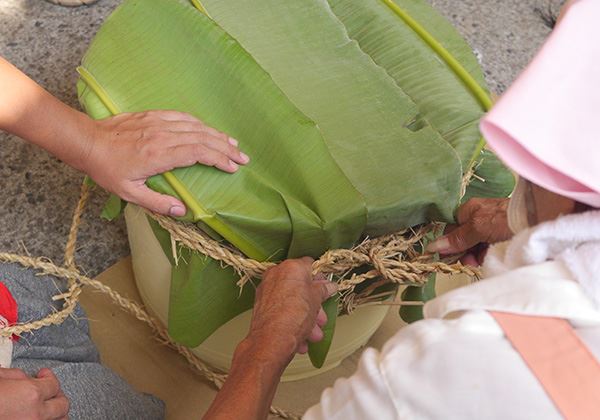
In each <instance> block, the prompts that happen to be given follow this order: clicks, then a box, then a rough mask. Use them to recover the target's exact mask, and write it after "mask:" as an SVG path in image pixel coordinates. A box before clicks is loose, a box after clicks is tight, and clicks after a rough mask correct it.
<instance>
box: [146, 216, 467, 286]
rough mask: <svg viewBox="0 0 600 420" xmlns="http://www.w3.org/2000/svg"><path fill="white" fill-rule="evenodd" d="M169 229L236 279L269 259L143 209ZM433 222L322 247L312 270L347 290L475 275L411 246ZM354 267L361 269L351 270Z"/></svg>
mask: <svg viewBox="0 0 600 420" xmlns="http://www.w3.org/2000/svg"><path fill="white" fill-rule="evenodd" d="M146 214H147V215H148V216H149V217H151V218H152V219H154V220H156V222H158V224H159V225H160V226H161V227H162V228H163V229H165V230H166V231H167V232H169V234H170V235H171V239H172V240H173V241H174V242H175V243H178V244H180V245H181V246H184V247H186V248H188V249H190V250H192V251H196V252H199V253H201V254H204V255H206V256H208V257H210V258H212V259H214V260H217V261H220V262H221V263H223V264H226V265H228V266H230V267H232V268H233V269H234V270H235V271H236V273H237V274H238V275H239V276H240V278H241V279H240V281H239V282H238V284H239V285H240V286H244V284H245V283H246V282H247V281H248V280H249V279H252V278H260V277H262V275H263V274H264V272H265V271H267V270H268V269H269V268H271V267H273V266H274V265H275V263H274V262H270V261H264V262H261V261H256V260H253V259H250V258H247V257H246V256H244V255H243V254H242V253H241V252H240V251H238V250H236V249H234V248H232V247H230V246H229V245H227V244H225V243H223V242H220V241H217V240H214V239H212V238H211V237H209V236H208V235H207V234H206V233H204V232H203V231H202V230H201V229H199V228H198V227H197V226H196V225H195V224H193V223H185V222H179V221H176V220H174V219H172V218H170V217H166V216H162V215H159V214H156V213H151V212H146ZM438 227H439V226H438V225H436V224H431V225H427V226H423V227H421V228H419V229H417V230H412V229H407V230H404V231H401V232H398V233H395V234H391V235H386V236H382V237H379V238H374V239H365V240H364V241H363V242H361V243H360V244H359V245H357V246H356V247H354V248H353V249H336V250H330V251H327V252H325V253H324V254H323V255H322V256H321V257H320V258H319V259H317V260H316V261H315V262H314V263H313V273H315V274H316V273H322V274H325V275H332V276H334V277H336V278H337V280H338V284H339V291H340V292H344V291H352V290H354V288H355V287H356V286H357V285H359V284H361V283H364V282H366V281H368V280H372V279H380V280H382V281H383V282H384V283H396V284H399V285H403V284H408V285H422V284H424V283H425V282H426V281H427V277H428V276H429V275H430V274H432V273H445V274H467V275H468V276H471V277H479V270H477V269H475V268H471V267H468V266H464V265H462V264H460V263H459V262H455V263H452V264H450V263H447V262H442V261H434V256H433V255H427V254H422V253H421V252H420V251H419V250H417V249H416V248H417V245H419V246H420V244H421V242H422V239H423V238H424V236H425V235H426V234H428V233H430V232H432V231H433V230H434V229H437V228H438ZM356 269H361V270H362V271H364V272H363V273H362V274H357V273H355V272H353V271H354V270H356Z"/></svg>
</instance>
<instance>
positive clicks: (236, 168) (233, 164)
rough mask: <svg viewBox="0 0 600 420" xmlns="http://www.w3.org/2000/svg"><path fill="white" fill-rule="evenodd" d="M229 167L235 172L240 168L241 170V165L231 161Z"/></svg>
mask: <svg viewBox="0 0 600 420" xmlns="http://www.w3.org/2000/svg"><path fill="white" fill-rule="evenodd" d="M229 166H231V168H232V169H233V170H234V171H237V170H238V168H239V165H238V164H237V163H235V162H234V161H233V160H230V161H229Z"/></svg>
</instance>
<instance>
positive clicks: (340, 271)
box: [0, 182, 479, 419]
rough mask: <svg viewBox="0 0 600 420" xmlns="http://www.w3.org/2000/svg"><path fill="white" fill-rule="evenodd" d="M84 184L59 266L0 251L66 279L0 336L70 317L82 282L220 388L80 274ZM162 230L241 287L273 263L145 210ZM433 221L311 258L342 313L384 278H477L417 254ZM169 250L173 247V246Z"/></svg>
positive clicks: (123, 301) (210, 371) (130, 308)
mask: <svg viewBox="0 0 600 420" xmlns="http://www.w3.org/2000/svg"><path fill="white" fill-rule="evenodd" d="M91 188H92V187H90V185H89V184H88V183H87V182H84V183H83V184H82V187H81V195H80V198H79V202H78V203H77V206H76V208H75V211H74V214H73V219H72V224H71V228H70V231H69V236H68V239H67V243H66V246H65V256H64V265H63V266H62V267H61V266H58V265H56V264H54V263H52V262H51V261H50V260H48V259H47V258H43V257H38V258H34V257H30V256H23V255H18V254H12V253H0V261H2V262H5V263H16V264H20V265H22V266H23V267H27V268H31V269H35V270H38V275H40V276H44V275H47V276H52V277H55V278H62V279H65V280H66V281H67V285H68V287H67V291H66V292H63V293H60V294H57V295H56V296H54V297H53V298H52V299H53V300H55V301H57V300H63V301H64V302H63V305H62V308H61V309H60V310H58V311H56V312H52V313H50V314H49V315H47V316H46V317H45V318H42V319H39V320H34V321H30V322H26V323H19V324H16V325H11V326H9V327H5V328H0V336H2V337H10V336H12V335H13V334H14V335H18V336H20V335H23V334H25V333H29V332H33V331H36V330H39V329H41V328H44V327H47V326H50V325H59V324H61V323H62V322H63V321H64V320H65V319H66V318H67V317H69V316H71V314H72V313H73V311H74V310H75V307H76V305H77V302H78V300H79V295H80V294H81V292H82V287H83V286H87V287H91V288H94V289H96V290H98V291H100V292H101V293H103V294H105V295H107V296H108V297H109V298H110V299H111V300H112V301H113V302H114V303H115V304H116V305H117V306H119V307H121V308H122V309H123V310H125V311H126V312H128V313H130V314H131V315H132V316H134V317H135V318H137V319H138V320H140V321H142V322H144V323H145V324H146V325H148V326H149V327H150V329H151V330H152V331H153V333H154V334H155V335H156V337H157V339H158V340H159V341H160V342H162V343H163V344H165V345H168V346H169V347H171V348H173V349H175V350H176V351H177V352H179V353H180V354H181V355H182V356H183V357H184V358H185V359H186V360H187V361H188V362H189V364H190V365H191V367H192V368H193V369H194V370H195V371H196V372H197V373H198V374H200V375H201V376H202V377H203V378H205V379H207V380H208V381H209V382H211V383H212V384H213V385H214V386H215V387H216V388H217V389H220V388H221V387H222V385H223V383H224V382H225V380H226V378H227V374H225V373H224V372H221V371H219V370H218V369H215V368H213V367H212V366H210V365H209V364H207V363H205V362H204V361H202V360H201V359H199V358H198V357H197V356H196V355H194V354H193V353H192V351H191V349H189V348H188V347H185V346H182V345H181V344H178V343H176V342H175V341H174V340H173V339H172V338H171V337H170V336H169V333H168V330H167V328H166V327H165V326H164V325H163V324H162V323H161V322H160V321H158V320H157V319H155V318H154V317H152V316H151V315H149V314H148V312H147V311H146V310H145V309H144V308H143V306H142V305H140V304H139V303H137V302H135V301H133V300H131V299H128V298H126V297H124V296H121V295H120V294H119V293H117V292H116V291H115V290H112V289H111V288H110V287H108V286H106V285H105V284H103V283H101V282H99V281H98V280H94V279H91V278H89V277H87V276H85V275H83V274H81V273H80V272H79V271H78V270H77V267H76V264H75V249H76V243H77V233H78V231H79V226H80V224H81V216H82V214H83V212H84V210H85V205H86V203H87V201H88V198H89V195H90V189H91ZM147 214H148V216H149V217H152V218H153V219H154V220H156V221H157V222H158V223H159V224H160V226H161V227H162V228H164V229H166V230H167V231H168V232H169V233H170V234H171V238H172V240H173V241H174V242H175V243H178V244H180V245H182V246H184V247H187V248H190V249H191V250H194V251H197V252H200V253H202V254H205V255H207V256H209V257H211V258H213V259H215V260H217V261H220V262H221V263H223V264H226V265H229V266H231V267H233V269H234V270H235V271H236V272H237V273H238V274H239V275H240V281H239V285H240V286H243V285H245V284H246V283H247V282H248V281H250V280H251V279H253V278H260V277H261V276H262V274H263V273H264V272H265V271H266V270H268V269H269V268H271V267H273V266H274V265H275V263H274V262H269V261H267V262H260V261H256V260H252V259H249V258H246V257H245V256H244V255H243V254H241V253H240V252H239V251H238V250H236V249H233V248H231V247H230V246H228V245H227V244H224V243H221V242H218V241H215V240H214V239H212V238H210V237H209V236H208V235H206V234H205V233H204V232H202V231H201V230H200V229H199V228H198V227H197V226H195V225H193V224H190V223H183V222H178V221H175V220H173V219H171V218H169V217H165V216H161V215H157V214H154V213H147ZM436 228H437V226H436V225H435V224H431V225H427V226H424V227H421V228H418V229H417V230H412V229H408V230H405V231H402V232H398V233H396V234H392V235H387V236H383V237H380V238H374V239H366V240H365V241H363V242H362V243H360V244H359V245H358V246H356V247H354V248H353V249H338V250H331V251H327V252H326V253H325V254H323V255H322V256H321V257H320V258H319V259H318V260H316V261H315V262H314V263H313V272H314V273H323V274H326V275H330V276H332V277H335V278H336V280H337V281H338V283H339V290H340V293H341V295H342V296H341V299H340V300H341V302H342V306H343V307H345V308H346V312H351V311H352V309H353V308H356V307H357V306H360V305H361V304H369V303H372V302H373V299H375V300H381V299H385V298H386V297H390V296H392V295H393V294H394V293H395V292H391V293H390V294H388V295H386V294H379V295H377V294H373V292H374V291H375V290H376V289H377V288H378V287H379V286H381V285H384V284H387V283H395V284H399V285H400V284H409V285H422V284H424V283H425V282H426V281H427V276H428V275H429V274H431V273H447V274H461V273H462V274H467V275H469V276H472V277H478V276H479V272H478V270H476V269H474V268H471V267H468V266H463V265H462V264H460V263H448V262H442V261H434V260H433V256H431V255H422V254H421V253H420V252H419V251H418V250H417V249H416V248H417V245H420V244H421V241H422V240H423V238H424V236H425V235H426V234H427V233H429V232H431V231H432V230H434V229H436ZM173 248H174V249H175V247H173ZM360 267H368V268H369V269H368V270H366V271H365V270H362V271H363V272H362V274H356V273H352V271H353V270H354V269H356V268H360ZM369 280H374V281H373V282H372V284H371V285H369V286H368V287H367V288H366V289H365V290H364V291H362V292H360V293H358V294H357V293H355V292H354V289H355V288H356V286H357V285H359V284H362V283H364V282H366V281H369ZM270 413H271V414H272V415H274V416H277V417H279V418H283V419H299V418H300V416H298V415H296V414H294V413H289V412H287V411H285V410H282V409H280V408H278V407H271V408H270Z"/></svg>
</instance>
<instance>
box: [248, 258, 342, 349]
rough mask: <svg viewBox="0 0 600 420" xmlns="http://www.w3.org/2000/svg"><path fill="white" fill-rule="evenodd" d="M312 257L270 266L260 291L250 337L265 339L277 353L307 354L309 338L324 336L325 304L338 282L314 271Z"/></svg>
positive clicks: (311, 339) (316, 338)
mask: <svg viewBox="0 0 600 420" xmlns="http://www.w3.org/2000/svg"><path fill="white" fill-rule="evenodd" d="M312 262H313V260H312V258H308V257H305V258H302V259H296V260H287V261H284V262H283V263H281V264H279V265H278V266H276V267H273V268H271V269H269V270H268V271H267V272H266V273H265V274H264V276H263V280H262V282H261V283H260V285H259V287H258V289H257V291H256V303H255V304H254V312H253V314H252V324H251V327H250V333H249V335H248V336H249V338H250V339H252V340H261V341H262V342H264V343H265V346H267V347H269V348H270V349H271V350H272V351H273V352H274V353H275V354H273V355H272V356H273V357H274V358H278V357H283V358H291V357H293V355H294V354H295V353H296V352H299V353H306V351H307V350H308V345H307V341H310V342H317V341H320V340H321V339H322V338H323V331H322V330H321V327H323V326H324V325H325V324H326V323H327V315H325V312H324V311H323V308H322V307H321V304H322V303H323V302H324V301H325V300H327V298H329V297H330V296H332V295H333V294H335V292H336V291H337V284H336V283H332V282H330V281H328V280H327V279H326V278H325V277H324V276H322V275H320V276H319V275H317V276H315V277H313V275H312V274H311V269H312Z"/></svg>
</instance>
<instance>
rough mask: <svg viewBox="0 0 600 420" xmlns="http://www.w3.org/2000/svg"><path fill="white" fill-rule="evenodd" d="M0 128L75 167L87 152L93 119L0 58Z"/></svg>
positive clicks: (78, 165) (80, 167) (78, 166)
mask: <svg viewBox="0 0 600 420" xmlns="http://www.w3.org/2000/svg"><path fill="white" fill-rule="evenodd" d="M0 92H2V94H1V96H0V129H1V130H4V131H8V132H10V133H13V134H16V135H17V136H19V137H21V138H23V139H25V140H27V141H29V142H31V143H33V144H36V145H37V146H40V147H42V148H44V149H45V150H47V151H48V152H49V153H51V154H53V155H54V156H56V157H58V158H59V159H61V160H63V161H64V162H66V163H67V164H69V165H71V166H73V167H75V168H76V169H80V170H81V169H83V168H82V166H81V164H82V162H83V161H84V158H85V156H86V154H87V153H88V152H89V147H90V144H91V143H90V140H89V139H90V136H91V131H92V129H93V128H92V120H91V119H90V118H89V117H87V116H86V115H85V114H83V113H81V112H78V111H76V110H74V109H73V108H71V107H69V106H67V105H65V104H64V103H62V102H61V101H59V100H58V99H56V98H55V97H54V96H52V95H51V94H50V93H48V92H47V91H45V90H44V89H43V88H42V87H40V86H39V85H38V84H37V83H35V82H34V81H33V80H31V79H30V78H29V77H27V76H26V75H25V74H23V73H22V72H21V71H19V70H18V69H17V68H16V67H14V66H13V65H12V64H10V63H9V62H7V61H6V60H4V59H2V58H0Z"/></svg>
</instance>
